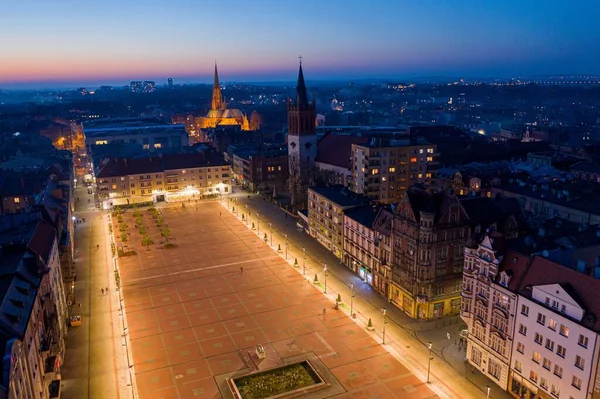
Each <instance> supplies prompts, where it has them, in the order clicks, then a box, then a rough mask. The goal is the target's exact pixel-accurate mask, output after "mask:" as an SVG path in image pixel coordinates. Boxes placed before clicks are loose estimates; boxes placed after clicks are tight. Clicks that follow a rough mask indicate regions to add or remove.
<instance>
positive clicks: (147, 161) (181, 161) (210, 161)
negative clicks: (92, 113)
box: [96, 152, 228, 178]
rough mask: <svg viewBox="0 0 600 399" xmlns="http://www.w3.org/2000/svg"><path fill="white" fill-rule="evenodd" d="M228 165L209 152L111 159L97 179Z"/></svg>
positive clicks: (106, 161) (217, 155)
mask: <svg viewBox="0 0 600 399" xmlns="http://www.w3.org/2000/svg"><path fill="white" fill-rule="evenodd" d="M226 165H228V163H227V162H225V160H224V159H223V157H222V156H221V155H220V154H217V153H209V152H198V153H184V154H165V155H161V156H148V157H143V158H109V159H107V160H105V162H104V163H103V164H102V165H101V166H100V167H99V171H98V172H97V174H96V177H97V178H105V177H119V176H127V175H140V174H146V173H149V174H150V173H160V172H164V171H166V170H178V169H191V168H203V167H208V166H226Z"/></svg>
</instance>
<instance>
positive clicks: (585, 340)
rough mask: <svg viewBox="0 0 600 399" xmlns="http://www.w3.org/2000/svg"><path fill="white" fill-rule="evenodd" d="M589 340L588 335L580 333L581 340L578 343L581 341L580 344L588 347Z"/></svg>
mask: <svg viewBox="0 0 600 399" xmlns="http://www.w3.org/2000/svg"><path fill="white" fill-rule="evenodd" d="M588 342H589V339H588V337H586V336H585V335H581V334H579V342H578V343H579V345H580V346H583V347H584V348H587V347H588Z"/></svg>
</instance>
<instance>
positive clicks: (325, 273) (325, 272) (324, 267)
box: [323, 263, 327, 294]
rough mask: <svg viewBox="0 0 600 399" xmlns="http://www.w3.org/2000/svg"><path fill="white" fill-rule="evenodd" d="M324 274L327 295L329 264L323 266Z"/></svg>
mask: <svg viewBox="0 0 600 399" xmlns="http://www.w3.org/2000/svg"><path fill="white" fill-rule="evenodd" d="M323 274H324V275H325V294H327V263H325V266H323Z"/></svg>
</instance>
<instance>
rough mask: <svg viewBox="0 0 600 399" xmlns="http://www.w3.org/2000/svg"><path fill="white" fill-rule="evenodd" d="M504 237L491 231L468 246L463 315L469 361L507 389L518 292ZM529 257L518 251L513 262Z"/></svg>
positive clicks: (513, 256) (524, 260) (511, 260)
mask: <svg viewBox="0 0 600 399" xmlns="http://www.w3.org/2000/svg"><path fill="white" fill-rule="evenodd" d="M503 241H504V239H503V237H502V235H500V234H499V233H496V232H491V233H489V234H487V235H486V236H485V237H484V238H483V240H482V241H481V242H480V243H479V244H478V245H472V246H467V247H465V264H464V269H463V283H462V303H461V312H460V315H461V318H462V319H463V321H464V322H465V323H466V324H467V328H468V331H469V334H468V336H467V337H468V338H467V354H466V358H467V360H468V362H469V364H471V366H473V367H475V368H477V369H478V370H480V371H481V373H482V374H484V375H485V376H487V377H488V378H489V379H491V380H492V381H494V382H495V383H496V384H498V385H499V386H500V387H502V389H503V390H506V388H507V386H508V377H509V372H510V356H511V348H512V342H513V338H514V337H513V331H514V324H515V314H516V309H517V295H516V294H515V293H514V292H511V290H510V288H509V284H510V280H511V278H512V277H513V273H512V272H511V271H510V270H508V268H507V267H506V266H505V265H504V264H505V263H506V262H503V257H504V256H503V255H504V253H503V250H502V243H503ZM527 261H528V259H527V258H526V257H523V256H520V255H518V254H514V255H512V256H510V264H509V266H513V264H515V263H517V262H519V263H520V264H522V263H526V262H527ZM513 285H514V282H513Z"/></svg>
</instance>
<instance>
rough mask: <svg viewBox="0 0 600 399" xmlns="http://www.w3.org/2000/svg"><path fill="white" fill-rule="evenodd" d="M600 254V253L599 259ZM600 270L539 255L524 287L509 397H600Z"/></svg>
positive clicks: (521, 286) (523, 398) (516, 328)
mask: <svg viewBox="0 0 600 399" xmlns="http://www.w3.org/2000/svg"><path fill="white" fill-rule="evenodd" d="M599 255H600V254H599ZM598 292H600V265H596V266H595V267H594V268H593V269H591V270H586V267H585V263H583V262H580V263H579V264H578V266H577V270H574V269H571V268H569V267H565V266H563V265H560V264H558V263H554V262H552V261H550V260H548V259H545V258H544V257H541V256H536V257H535V258H534V259H533V260H532V261H531V264H530V265H529V268H528V270H527V273H526V274H525V276H524V277H523V279H522V282H521V283H520V284H519V297H518V303H517V311H516V313H515V315H516V320H515V332H514V336H515V338H514V344H513V347H512V360H511V374H510V380H509V392H510V393H512V394H513V395H514V396H515V397H519V398H522V399H533V398H559V399H562V398H565V399H584V398H596V397H598V396H599V395H600V380H599V377H600V376H599V373H598V360H599V352H600V345H599V342H598V341H599V339H598V332H599V331H600V318H598V315H599V314H600V301H598V297H597V296H598Z"/></svg>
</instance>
